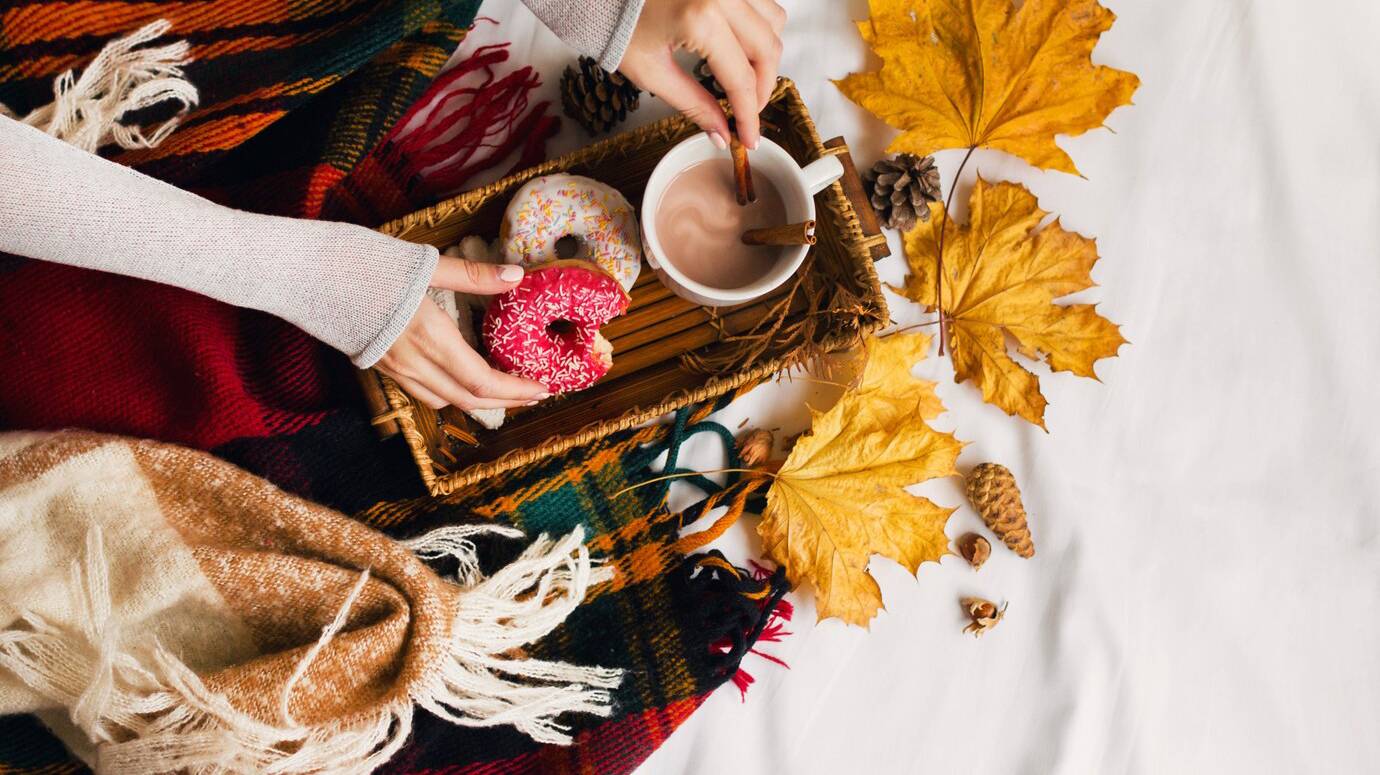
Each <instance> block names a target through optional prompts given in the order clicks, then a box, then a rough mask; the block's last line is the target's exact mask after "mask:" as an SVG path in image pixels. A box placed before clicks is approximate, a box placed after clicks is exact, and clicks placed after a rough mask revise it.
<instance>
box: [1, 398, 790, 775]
mask: <svg viewBox="0 0 1380 775" xmlns="http://www.w3.org/2000/svg"><path fill="white" fill-rule="evenodd" d="M720 405H721V404H720ZM715 408H716V406H711V405H704V406H700V407H696V408H690V409H684V410H681V411H680V412H679V413H677V415H676V416H675V419H674V421H673V422H672V423H669V424H665V425H658V426H653V427H649V428H644V429H638V430H633V431H626V432H623V433H621V434H617V435H615V436H611V437H609V438H607V439H604V440H601V441H599V442H596V443H595V444H593V445H591V446H590V447H589V448H588V449H586V450H584V451H583V454H581V455H578V456H576V457H574V458H566V459H565V460H549V461H545V462H543V463H540V464H536V465H534V466H532V467H529V468H526V469H521V470H518V471H514V472H511V473H509V474H506V475H504V476H501V477H496V478H495V479H493V480H491V481H488V482H485V483H484V484H483V485H482V486H481V487H480V488H478V489H476V490H474V491H472V492H468V493H465V494H463V495H459V496H452V497H449V498H446V499H440V500H438V499H433V498H431V497H429V496H424V495H419V496H417V497H413V498H408V499H404V500H398V501H389V502H379V503H375V504H372V505H371V506H369V507H368V508H365V509H363V510H361V511H360V512H358V513H357V514H356V515H355V518H356V520H357V521H358V522H359V523H363V525H368V526H372V527H375V528H377V529H379V530H381V531H382V532H383V533H385V534H388V535H390V536H391V537H393V538H395V539H396V540H397V541H398V542H399V543H400V544H401V545H402V546H403V547H407V546H412V547H414V548H416V549H417V551H418V554H419V555H421V556H423V557H431V558H433V560H434V562H433V563H432V565H433V566H434V567H435V569H436V570H437V571H438V573H439V574H442V575H446V576H456V577H458V578H460V579H462V580H463V579H464V578H466V577H467V575H468V576H469V577H471V578H476V577H478V576H479V575H480V574H482V575H485V576H497V575H498V574H502V573H504V568H505V567H511V566H512V565H513V564H515V563H517V562H519V561H521V560H522V559H523V558H522V556H521V555H520V552H521V551H522V549H523V544H522V542H521V541H514V540H513V538H512V537H510V536H490V535H486V534H484V533H482V532H478V531H476V533H475V534H471V535H457V536H455V540H454V541H453V542H451V543H448V544H445V543H443V542H441V541H438V540H437V538H435V537H437V536H442V537H444V536H445V535H446V532H445V531H447V530H454V529H455V528H456V527H457V526H462V527H463V526H470V529H473V527H487V528H493V527H495V526H502V527H510V528H517V530H518V531H521V533H523V534H526V535H530V536H536V535H540V534H546V535H553V536H560V535H567V536H568V535H573V534H576V533H579V534H582V535H583V536H584V537H585V546H587V547H588V549H589V552H590V554H591V555H592V556H593V557H595V558H597V559H602V561H603V563H604V564H603V567H604V568H605V569H606V572H610V573H611V574H612V580H611V581H609V582H607V583H604V584H600V585H595V586H593V587H591V588H590V589H589V590H588V592H587V593H586V594H585V602H584V604H583V605H580V606H579V607H578V608H574V609H573V610H571V611H568V613H567V615H566V618H565V620H564V623H563V624H561V625H560V626H559V627H557V628H556V629H555V630H554V631H553V632H552V633H551V634H550V635H549V636H547V637H545V638H543V639H541V640H538V641H536V642H535V643H533V644H531V645H530V646H527V647H526V648H524V649H523V650H522V657H523V658H525V659H532V660H538V661H539V662H540V663H541V664H571V665H583V666H593V665H597V666H599V667H600V668H603V669H604V670H618V671H620V672H621V676H622V680H621V683H620V684H619V685H618V686H617V687H616V688H613V689H611V690H609V691H610V693H611V698H610V716H609V718H607V719H604V718H597V717H593V716H583V717H582V716H579V715H575V714H570V713H565V714H561V715H560V716H559V719H558V721H559V722H560V724H561V725H562V726H568V727H570V728H572V731H571V734H572V736H573V745H570V746H564V745H551V744H545V743H543V742H542V741H541V740H538V739H534V738H533V737H532V736H531V735H529V734H524V733H523V732H521V731H518V730H517V729H514V728H511V727H503V726H492V727H480V728H472V727H465V726H461V727H457V726H455V725H454V724H453V723H452V722H451V721H449V720H447V719H445V718H443V717H442V716H438V715H436V714H434V713H432V712H431V711H430V710H429V709H428V708H427V707H426V706H425V705H424V706H423V707H420V708H418V709H416V711H415V714H414V715H413V716H412V718H411V719H410V721H411V725H412V727H411V728H412V734H411V736H410V737H409V738H408V739H407V740H406V742H405V744H403V745H402V746H401V748H400V749H399V750H397V752H396V753H393V754H392V758H391V759H390V760H388V761H387V763H384V764H382V766H381V768H380V769H379V770H378V771H380V772H387V773H422V772H445V773H486V774H491V775H499V774H501V773H559V772H572V773H573V772H598V773H623V772H629V771H631V770H632V769H633V768H634V767H636V766H637V765H638V764H639V763H640V762H642V761H643V760H644V759H645V758H646V757H647V756H648V755H650V754H651V752H652V751H653V750H655V749H656V747H657V746H658V745H660V743H661V742H662V741H664V740H665V739H666V736H667V735H669V734H670V733H671V732H672V731H673V730H674V729H675V728H676V727H677V726H679V724H680V723H681V722H682V721H684V720H685V719H686V718H687V717H688V716H689V715H690V713H692V712H693V711H694V710H695V709H696V708H697V707H699V705H700V703H702V702H703V701H704V699H705V698H706V697H707V696H708V695H709V693H710V692H712V691H714V690H715V689H716V688H717V687H719V686H721V685H722V684H724V683H725V682H728V681H734V682H736V683H738V684H739V685H740V688H741V687H743V686H745V685H746V683H747V682H749V681H750V680H751V679H750V677H749V676H748V675H747V674H746V673H744V672H743V671H742V670H741V662H742V660H743V658H744V657H745V656H746V655H747V654H748V653H749V652H750V651H753V650H754V649H753V646H754V644H756V643H757V642H758V640H759V639H762V638H764V637H767V635H768V633H769V632H772V631H779V629H780V626H781V622H780V619H781V618H782V617H783V616H784V617H787V618H788V617H789V613H790V609H789V606H788V604H786V602H785V601H784V600H783V599H782V598H783V596H784V594H785V592H786V589H787V585H786V581H785V578H784V574H782V573H780V572H779V571H778V572H775V573H751V572H747V571H744V570H742V569H740V568H737V567H735V566H734V565H732V564H730V563H729V562H727V561H726V560H725V559H724V558H723V556H722V555H720V554H719V553H717V552H707V553H700V554H690V555H687V554H686V553H685V550H686V548H687V547H692V546H697V545H699V544H700V543H702V542H704V541H705V540H707V539H708V538H709V537H710V536H712V535H714V534H715V532H716V531H715V527H716V526H717V525H720V524H728V523H730V522H732V521H733V520H734V519H736V518H737V517H738V516H739V515H740V514H742V513H743V512H744V510H755V508H756V507H757V506H758V505H760V504H759V503H758V501H757V499H758V498H759V497H760V493H759V492H757V489H756V486H755V484H753V483H752V482H745V481H734V482H732V483H730V484H729V486H727V487H720V486H718V485H716V484H715V483H713V482H711V481H710V480H708V479H707V478H704V477H697V476H689V477H686V478H685V479H682V480H681V481H684V482H687V483H688V484H691V485H694V486H698V487H701V488H703V489H704V490H705V491H706V492H707V493H709V495H708V497H707V498H705V499H704V500H702V501H700V502H699V503H697V504H695V505H694V506H693V507H691V508H689V509H687V510H686V511H684V512H681V513H674V512H670V511H668V510H667V509H666V508H665V507H664V506H663V505H662V504H663V502H664V500H665V497H666V492H667V489H668V488H669V487H670V486H671V482H670V481H669V480H666V481H662V482H657V483H655V484H651V485H647V486H643V487H634V488H633V489H628V488H629V487H630V486H632V485H636V484H639V483H642V482H647V481H648V480H650V479H653V478H656V477H658V476H659V475H661V474H662V473H665V472H677V471H679V469H678V468H677V467H676V458H677V455H678V452H679V449H680V446H681V444H683V443H684V442H685V441H686V440H687V439H689V438H691V437H693V436H696V435H699V434H711V435H713V436H715V437H718V438H719V439H721V440H722V441H723V442H724V445H725V455H726V456H727V457H728V458H729V462H730V463H731V464H736V461H735V460H734V459H733V458H734V455H735V453H734V450H733V446H732V436H731V434H730V433H729V431H728V430H727V429H725V428H724V427H723V426H721V425H719V424H717V423H714V422H712V421H709V420H707V419H705V418H706V417H707V416H708V415H709V414H710V413H711V412H712V411H713V410H714V409H715ZM78 438H81V439H88V440H89V438H90V437H78ZM152 449H154V450H155V451H165V448H164V447H163V446H162V445H157V446H155V447H152ZM170 449H174V450H175V449H176V448H170ZM178 451H180V452H182V453H183V454H190V453H186V451H185V450H178ZM139 454H140V452H136V453H135V455H134V457H137V456H138V455H139ZM142 454H144V455H148V454H150V453H149V452H148V451H147V449H145V450H144V451H142ZM663 455H665V456H666V459H665V460H664V461H662V460H661V457H662V456H663ZM202 466H203V469H207V468H209V469H210V470H218V469H216V466H220V467H221V468H225V466H224V465H223V464H220V463H218V462H215V461H210V460H207V461H204V462H203V463H202ZM735 467H736V465H735ZM106 473H107V475H108V476H111V477H115V478H117V479H119V480H120V481H124V482H126V485H125V486H126V487H130V486H136V485H134V484H130V482H131V481H135V482H137V477H136V478H133V479H131V478H130V477H128V476H126V475H125V474H127V472H126V471H124V470H117V469H108V470H107V471H106ZM229 475H230V476H231V477H232V478H233V477H234V476H240V477H243V478H245V479H250V478H251V477H248V476H247V475H244V474H240V473H239V472H234V473H233V474H229ZM256 481H257V480H256ZM258 486H259V487H260V488H268V485H267V484H261V485H258ZM87 489H88V490H90V489H91V488H87ZM268 489H271V488H268ZM97 492H98V493H99V492H100V491H99V490H97ZM3 495H4V494H3V492H0V497H3ZM208 497H209V499H210V500H211V501H212V502H218V501H219V500H220V499H217V498H215V497H211V496H202V501H201V502H205V501H206V500H207V498H208ZM282 497H285V498H286V497H287V496H282ZM721 506H722V507H726V512H725V514H724V515H723V516H721V517H719V518H718V519H716V520H715V522H714V524H713V525H711V526H709V527H708V528H706V529H703V530H701V531H699V532H690V533H688V534H685V533H687V530H686V528H688V529H689V530H695V529H696V528H695V525H696V523H697V522H698V521H699V520H700V518H701V517H702V516H704V515H706V514H708V513H709V512H710V511H712V510H714V509H716V508H717V507H721ZM299 507H300V508H301V509H303V510H306V511H309V512H310V513H312V514H313V515H314V516H315V517H316V518H317V519H327V518H328V517H330V516H333V515H330V514H329V513H328V512H327V513H326V515H325V516H322V515H320V514H318V512H325V509H323V508H320V507H316V506H311V505H308V504H305V503H300V502H299ZM262 508H263V507H256V508H255V511H254V512H253V513H254V514H256V515H259V516H262V514H263V511H262ZM112 517H113V515H112ZM264 521H268V520H264ZM248 527H252V525H251V526H248ZM337 527H338V528H339V529H340V530H341V535H339V536H332V537H331V538H330V541H329V543H330V545H333V546H334V545H339V544H340V543H341V542H342V540H343V541H344V543H346V544H350V545H351V547H350V551H351V552H353V554H352V555H350V556H349V557H347V558H343V559H341V560H339V561H336V560H335V559H334V557H331V558H330V559H331V560H332V562H333V563H335V565H338V566H339V567H332V568H331V571H332V578H331V580H330V584H329V585H328V587H327V588H328V589H329V590H330V591H331V592H330V594H329V595H326V596H325V599H323V600H321V601H319V604H318V605H315V606H313V609H312V615H313V618H312V619H311V620H309V621H308V622H304V624H303V627H302V628H301V629H302V632H299V633H297V635H296V639H297V640H296V642H295V643H296V645H297V646H298V647H299V650H298V654H299V655H300V650H301V649H302V648H305V646H302V643H303V642H307V643H309V642H310V641H311V640H313V639H315V638H317V637H318V635H319V632H320V629H321V623H322V620H329V619H330V617H331V616H332V615H335V614H336V613H337V609H338V608H339V607H340V604H341V599H342V598H344V597H345V596H346V594H347V592H348V590H349V589H350V588H351V585H352V584H356V583H358V579H359V571H360V570H361V568H360V565H363V564H365V563H366V559H365V558H363V557H362V556H361V554H360V551H361V550H360V549H359V547H358V546H357V544H358V543H359V542H360V541H361V540H362V539H360V538H359V537H360V536H368V535H371V534H370V533H369V531H368V530H366V529H365V528H364V527H362V526H359V525H354V524H353V523H349V522H344V524H342V525H338V526H337ZM265 530H266V531H267V532H270V533H271V532H272V529H269V528H265ZM351 536H353V537H354V538H353V539H351V538H350V537H351ZM427 536H431V537H433V538H432V539H431V540H430V541H426V537H427ZM419 539H420V540H421V543H419ZM370 540H373V539H370ZM380 540H381V539H380ZM385 543H387V542H385ZM438 544H440V545H443V546H445V547H446V548H448V549H449V551H448V552H447V551H439V550H437V549H436V548H431V549H429V548H428V547H435V546H437V545H438ZM396 545H397V544H393V545H392V546H396ZM366 546H368V544H366ZM374 548H375V549H378V550H379V551H381V553H382V554H381V558H380V560H379V564H382V565H384V566H385V570H384V573H386V572H387V569H386V563H384V562H383V560H387V559H389V558H391V559H392V561H395V562H399V563H404V564H405V563H406V561H405V560H404V559H402V558H399V557H396V556H395V555H397V554H398V552H397V550H396V549H392V548H389V547H382V548H380V547H377V546H375V547H374ZM566 551H569V548H568V547H567V548H566ZM553 554H558V553H557V552H553ZM455 555H461V556H464V557H472V558H478V564H477V565H476V564H469V563H465V562H462V561H458V560H457V559H456V556H455ZM212 557H213V558H214V557H215V553H214V550H212ZM166 562H167V561H166V560H165V561H164V563H163V564H166ZM379 564H376V565H374V567H379V566H380V565H379ZM436 583H442V582H436ZM462 594H463V593H462ZM287 597H288V595H287V592H286V591H284V592H283V593H281V594H279V595H278V598H279V602H281V601H282V600H283V599H287ZM193 610H194V611H196V613H197V616H198V617H203V616H205V611H204V610H202V609H201V608H193ZM0 612H3V609H0ZM259 615H260V616H263V615H264V613H263V611H262V610H260V611H259ZM357 615H358V616H362V617H365V618H366V620H367V614H364V613H363V612H360V613H358V614H357ZM201 621H203V622H205V621H206V620H205V619H201ZM215 621H216V622H217V623H218V624H220V625H222V626H224V623H223V622H221V621H220V620H215ZM375 626H377V625H375ZM231 634H234V633H231ZM345 634H348V633H347V632H346V631H342V635H341V636H337V637H344V635H345ZM226 639H227V643H226V644H225V647H226V648H229V647H230V645H232V644H230V643H229V642H228V641H232V640H233V638H231V637H229V636H226ZM768 639H770V638H769V637H768ZM247 640H248V643H242V644H241V645H242V646H243V647H244V648H246V649H251V650H252V648H253V646H252V645H251V644H252V641H253V639H252V638H249V639H247ZM764 656H766V655H764ZM766 658H767V659H771V658H770V656H767V657H766ZM3 664H4V662H3V656H2V655H0V676H3V671H4V668H3V667H2V666H3ZM601 674H604V675H607V673H601ZM538 675H541V673H538ZM281 677H282V676H281V674H278V678H279V679H281ZM262 684H263V682H261V681H260V682H256V684H255V685H256V686H258V687H260V688H264V687H263V685H262ZM0 685H3V681H0ZM318 688H319V684H318ZM268 696H270V697H272V696H273V695H272V694H269V695H268ZM2 698H3V692H0V699H2ZM0 704H2V703H0ZM275 707H276V706H275ZM294 707H295V706H294ZM49 720H50V721H51V718H49ZM69 739H70V738H69ZM69 761H70V760H69V759H68V755H67V754H66V753H65V752H64V751H63V750H62V748H61V747H60V746H57V745H55V744H54V743H53V742H51V741H50V738H48V737H47V735H46V733H45V732H44V731H43V730H42V728H41V727H40V726H39V725H38V724H37V723H36V722H34V721H32V720H29V719H27V718H23V719H21V718H20V717H9V718H8V719H7V720H6V723H4V724H3V725H0V762H3V765H0V772H6V773H39V772H43V773H55V772H75V771H78V770H79V769H80V766H79V765H77V764H75V763H72V764H65V762H69ZM236 771H241V772H253V771H256V770H255V769H254V768H246V769H241V770H236Z"/></svg>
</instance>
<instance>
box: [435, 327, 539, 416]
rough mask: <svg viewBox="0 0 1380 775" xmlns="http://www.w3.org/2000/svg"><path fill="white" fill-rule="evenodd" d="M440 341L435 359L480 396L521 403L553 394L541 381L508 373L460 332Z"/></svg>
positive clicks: (457, 379)
mask: <svg viewBox="0 0 1380 775" xmlns="http://www.w3.org/2000/svg"><path fill="white" fill-rule="evenodd" d="M437 344H438V345H439V346H438V348H437V352H436V353H435V354H434V355H433V360H435V361H436V362H437V363H438V364H441V365H442V368H444V369H445V370H446V372H447V373H449V374H450V376H451V378H452V379H454V380H455V381H456V382H458V383H459V384H460V386H461V387H463V388H464V389H465V390H466V391H467V392H469V393H470V394H471V395H473V396H475V397H477V398H481V399H497V400H501V401H515V402H517V403H516V404H513V405H514V406H518V405H522V404H526V403H529V402H531V401H540V400H542V399H544V398H550V396H551V394H550V392H549V391H548V390H547V389H546V386H545V385H543V384H541V383H540V382H536V381H533V380H530V379H524V378H522V377H519V376H516V375H513V374H505V373H504V372H501V371H499V370H497V369H495V368H493V367H492V366H490V365H489V362H488V361H486V360H484V358H483V356H481V355H480V354H479V353H477V352H475V351H474V350H472V349H470V346H469V345H468V344H466V343H465V340H464V339H463V338H461V337H460V336H458V335H457V336H456V337H454V338H453V339H452V338H447V339H446V340H444V341H442V342H438V343H437Z"/></svg>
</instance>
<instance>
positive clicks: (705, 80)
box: [695, 59, 728, 100]
mask: <svg viewBox="0 0 1380 775" xmlns="http://www.w3.org/2000/svg"><path fill="white" fill-rule="evenodd" d="M695 80H697V81H699V82H700V86H703V87H704V90H705V91H707V92H709V93H710V94H712V95H714V98H715V99H719V100H722V99H728V92H726V91H724V87H723V86H721V85H720V84H719V79H718V78H715V77H714V71H713V70H710V69H709V60H708V59H701V60H700V61H698V62H696V63H695Z"/></svg>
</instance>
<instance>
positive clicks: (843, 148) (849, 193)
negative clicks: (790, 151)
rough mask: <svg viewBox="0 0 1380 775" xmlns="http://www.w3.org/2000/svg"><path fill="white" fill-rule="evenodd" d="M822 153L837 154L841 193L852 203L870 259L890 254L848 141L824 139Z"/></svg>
mask: <svg viewBox="0 0 1380 775" xmlns="http://www.w3.org/2000/svg"><path fill="white" fill-rule="evenodd" d="M824 155H826V156H837V157H838V158H839V161H840V162H842V163H843V177H842V178H839V183H841V184H842V185H843V195H844V196H845V197H848V202H849V204H851V205H853V210H854V211H856V212H857V214H858V222H859V224H860V225H861V226H862V233H863V244H864V245H866V246H867V249H868V251H869V252H870V253H871V254H872V260H873V261H881V260H882V259H884V258H886V257H887V256H889V255H891V246H889V245H888V244H887V242H886V234H883V233H882V224H881V222H880V221H878V220H877V213H876V211H875V210H873V209H872V203H871V202H870V201H868V198H867V190H866V189H864V188H863V182H862V176H861V175H859V174H858V168H857V166H856V165H854V164H853V155H852V154H851V153H850V152H849V150H848V143H846V142H844V139H843V138H842V137H835V138H833V139H830V140H825V141H824Z"/></svg>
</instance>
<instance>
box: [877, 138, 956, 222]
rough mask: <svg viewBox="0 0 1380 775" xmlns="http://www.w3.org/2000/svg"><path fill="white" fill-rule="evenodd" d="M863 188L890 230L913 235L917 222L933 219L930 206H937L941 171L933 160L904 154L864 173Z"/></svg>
mask: <svg viewBox="0 0 1380 775" xmlns="http://www.w3.org/2000/svg"><path fill="white" fill-rule="evenodd" d="M863 185H864V186H865V187H866V188H867V197H868V199H870V200H872V209H873V210H876V211H877V217H878V218H880V219H881V220H882V223H884V224H886V225H887V226H889V227H890V228H893V229H899V230H901V231H910V230H911V229H913V228H915V222H916V221H917V220H921V221H928V220H929V219H930V202H938V201H939V197H940V193H939V168H938V167H936V166H934V157H933V156H925V157H920V156H915V155H914V154H909V153H903V154H900V155H897V156H894V157H892V158H890V159H882V160H881V161H879V162H877V163H876V164H875V165H873V167H872V169H870V170H868V171H867V172H865V173H863Z"/></svg>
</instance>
